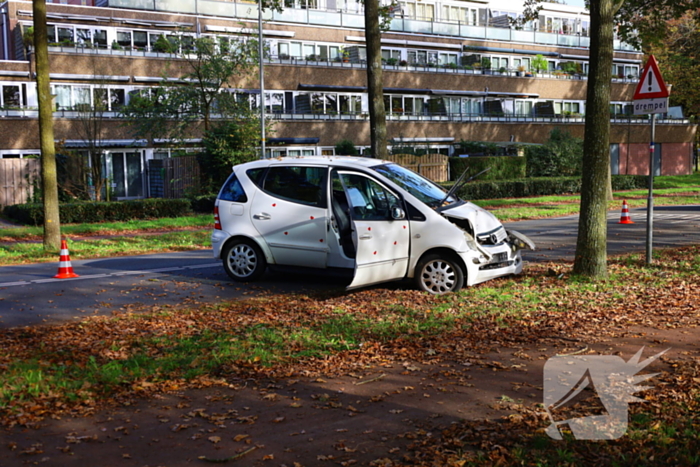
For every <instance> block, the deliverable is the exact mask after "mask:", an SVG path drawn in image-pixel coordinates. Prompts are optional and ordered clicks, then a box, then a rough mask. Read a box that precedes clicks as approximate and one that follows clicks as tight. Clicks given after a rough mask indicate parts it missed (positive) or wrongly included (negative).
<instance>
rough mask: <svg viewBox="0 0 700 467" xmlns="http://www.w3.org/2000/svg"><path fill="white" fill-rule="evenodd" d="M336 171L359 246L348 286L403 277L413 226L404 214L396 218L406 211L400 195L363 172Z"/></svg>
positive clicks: (360, 285)
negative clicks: (351, 278)
mask: <svg viewBox="0 0 700 467" xmlns="http://www.w3.org/2000/svg"><path fill="white" fill-rule="evenodd" d="M337 174H338V176H339V178H340V180H341V182H342V185H343V189H344V191H345V195H346V196H347V201H348V205H349V206H350V209H349V210H350V217H351V219H352V223H353V230H354V232H353V236H354V241H355V245H356V248H357V254H356V258H355V275H354V277H353V281H352V283H351V284H350V285H349V286H348V288H354V287H362V286H365V285H370V284H375V283H378V282H386V281H390V280H395V279H402V278H403V277H405V275H406V272H407V269H408V258H409V251H410V228H409V222H408V220H406V219H405V216H404V218H403V219H395V218H394V217H395V213H397V212H404V208H403V202H402V200H401V198H400V197H399V196H398V195H397V194H396V193H394V192H393V191H392V190H390V189H389V188H387V187H386V186H385V185H383V184H381V183H379V182H378V181H377V180H375V179H373V178H370V177H368V176H366V175H364V174H361V173H358V172H351V171H339V172H337ZM334 175H335V174H334ZM397 209H398V210H399V211H396V210H397Z"/></svg>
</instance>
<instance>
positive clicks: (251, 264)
mask: <svg viewBox="0 0 700 467" xmlns="http://www.w3.org/2000/svg"><path fill="white" fill-rule="evenodd" d="M221 258H222V259H223V262H224V269H225V270H226V274H228V275H229V277H230V278H231V279H233V280H234V281H238V282H252V281H255V280H258V279H260V277H261V276H262V275H263V273H264V272H265V269H266V268H267V262H266V261H265V256H264V255H263V252H262V251H261V250H260V247H258V245H256V244H255V242H253V241H252V240H248V239H239V240H234V241H232V242H230V243H229V244H227V245H226V246H225V247H224V251H223V254H222V255H221Z"/></svg>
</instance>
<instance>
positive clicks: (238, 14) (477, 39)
mask: <svg viewBox="0 0 700 467" xmlns="http://www.w3.org/2000/svg"><path fill="white" fill-rule="evenodd" d="M399 3H400V8H394V9H393V18H392V21H391V23H390V26H389V30H388V31H386V32H384V33H383V35H382V42H381V43H382V56H383V58H384V96H385V104H386V110H387V119H388V121H387V134H388V138H389V144H390V146H392V147H402V148H404V147H406V146H411V147H412V148H414V149H415V150H417V151H425V152H440V153H444V154H448V155H459V152H460V151H459V149H458V146H457V143H459V142H460V141H462V140H466V141H486V142H495V143H498V144H504V145H505V144H509V143H541V142H543V141H545V140H546V139H547V138H548V136H549V133H550V132H551V131H552V129H554V128H564V129H566V130H567V131H569V132H570V133H572V134H574V135H575V136H579V137H583V129H584V115H585V112H586V103H585V98H586V83H587V77H586V75H587V71H588V62H589V45H590V38H589V28H590V22H589V18H588V15H587V12H586V11H585V10H583V9H580V8H575V7H571V6H567V5H560V4H553V3H552V4H547V3H546V4H544V8H543V9H542V11H541V12H540V14H539V18H538V19H537V20H536V21H533V22H531V23H529V24H527V25H526V26H525V27H524V28H522V29H516V28H513V27H512V26H511V24H510V21H509V19H510V18H517V17H518V16H519V15H520V14H521V9H522V7H521V6H520V5H519V2H516V1H506V0H469V1H455V0H406V1H400V2H399ZM284 4H285V7H284V10H283V11H282V12H274V11H264V12H263V20H264V24H263V27H262V35H263V36H264V40H265V42H266V45H267V47H268V50H269V51H270V53H269V56H267V57H266V59H265V60H264V63H263V65H264V72H265V90H264V97H263V99H262V101H263V102H264V105H265V112H266V117H267V118H268V119H270V120H271V122H272V127H273V132H272V133H271V134H270V135H269V136H270V137H269V138H268V139H267V143H266V153H267V154H266V155H267V156H273V157H276V156H283V155H290V156H291V155H305V154H333V153H334V147H335V144H336V143H337V142H339V141H340V140H343V139H347V140H350V141H352V142H353V143H354V144H355V145H356V146H357V147H358V148H360V149H362V148H366V147H368V146H369V144H370V136H369V121H368V109H369V103H368V97H367V89H366V82H367V77H366V52H365V44H364V17H363V7H362V4H361V2H358V1H355V0H285V2H284ZM47 10H48V26H49V41H50V47H49V54H50V62H51V74H50V77H51V83H52V84H51V86H52V94H53V95H54V96H55V112H54V117H55V136H56V139H57V140H59V141H61V142H62V144H63V145H64V147H67V148H75V149H77V150H79V149H80V148H84V147H85V146H86V142H85V141H82V140H80V138H78V137H76V135H77V132H76V131H75V129H76V125H78V124H79V121H80V119H81V109H85V108H89V107H90V106H92V104H93V102H95V100H97V99H100V100H101V101H102V102H108V105H109V107H108V111H107V112H104V113H103V115H101V117H103V118H104V123H103V130H102V132H103V134H102V138H101V142H100V144H101V145H102V146H103V147H104V149H105V167H106V168H107V171H108V177H109V178H110V179H111V180H112V183H113V185H114V190H115V193H116V194H117V195H118V196H119V197H121V198H133V197H144V196H149V187H148V183H147V178H146V177H145V176H144V174H145V173H146V171H147V169H148V166H149V163H150V161H151V160H158V159H163V158H167V157H170V156H171V154H172V151H173V149H172V148H170V145H169V144H167V143H168V142H167V141H147V140H136V139H134V138H133V136H132V134H131V132H130V131H129V128H127V127H126V126H124V121H123V119H121V118H120V114H119V110H120V108H121V107H122V106H124V105H125V104H126V103H128V102H129V99H130V98H131V96H133V95H135V94H137V93H139V92H140V91H142V90H143V89H145V88H148V87H150V86H153V85H155V84H157V83H158V82H159V81H161V80H162V79H163V76H162V75H163V72H164V70H165V69H166V64H167V63H169V62H171V61H172V60H173V59H175V58H176V56H175V55H172V54H170V53H167V52H163V51H159V49H158V47H157V46H156V41H157V40H158V38H159V37H161V36H165V37H166V38H177V39H178V40H177V43H178V44H181V47H186V46H187V44H188V43H191V41H192V40H193V39H194V38H196V37H202V36H211V37H215V38H216V40H217V41H222V40H224V41H225V40H240V39H241V38H245V37H249V36H256V37H257V35H258V32H259V31H258V26H257V19H258V8H257V4H256V3H254V2H252V3H251V2H245V1H238V2H232V1H217V0H157V1H156V0H153V1H150V0H60V3H58V2H57V3H49V4H48V5H47ZM30 26H32V4H31V2H29V1H16V0H8V1H6V2H4V3H0V158H12V157H15V158H16V157H19V158H22V157H27V156H31V155H35V154H37V153H38V150H39V147H38V146H39V143H38V141H39V138H38V122H37V95H36V86H35V81H34V56H33V54H32V53H31V49H30V48H29V47H27V44H26V41H25V39H24V36H25V32H26V30H27V28H29V27H30ZM643 59H644V57H643V55H642V53H641V52H640V51H639V50H634V49H633V48H632V47H630V46H629V45H628V44H625V43H624V42H622V41H620V40H615V58H614V65H613V83H612V101H611V103H610V118H611V123H612V134H611V155H612V157H611V164H612V165H611V169H612V172H613V173H621V174H625V173H627V174H642V173H647V167H648V147H649V140H650V125H649V120H648V119H647V118H640V117H635V116H633V115H631V114H632V110H631V105H632V95H633V93H634V89H635V87H636V84H637V78H638V74H639V72H640V70H641V68H642V66H643ZM172 77H173V78H175V76H172ZM240 91H241V92H246V93H249V95H250V100H251V105H253V106H256V107H257V106H258V105H259V104H260V102H261V95H260V94H261V93H260V86H259V81H257V80H256V79H252V80H251V81H250V83H248V84H247V85H246V89H244V90H240ZM695 132H696V126H695V125H694V124H691V123H690V122H689V121H688V120H686V119H684V118H682V116H681V115H678V114H674V116H673V117H672V116H671V115H664V116H662V117H661V118H659V119H658V120H657V127H656V141H657V145H656V151H657V162H656V167H655V170H656V172H657V173H664V174H679V173H689V172H690V171H691V170H692V159H693V150H694V146H693V142H694V139H695ZM197 143H198V141H197V139H196V138H195V139H194V140H192V141H191V142H190V145H191V148H190V149H196V147H197Z"/></svg>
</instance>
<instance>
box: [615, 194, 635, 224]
mask: <svg viewBox="0 0 700 467" xmlns="http://www.w3.org/2000/svg"><path fill="white" fill-rule="evenodd" d="M618 224H634V222H633V221H632V219H631V218H630V210H629V207H627V200H625V201H623V202H622V214H620V222H618Z"/></svg>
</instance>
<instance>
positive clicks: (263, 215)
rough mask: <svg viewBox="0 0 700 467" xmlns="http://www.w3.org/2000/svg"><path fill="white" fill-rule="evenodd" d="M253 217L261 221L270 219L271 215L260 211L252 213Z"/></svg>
mask: <svg viewBox="0 0 700 467" xmlns="http://www.w3.org/2000/svg"><path fill="white" fill-rule="evenodd" d="M253 219H259V220H261V221H267V220H270V219H272V216H271V215H269V214H268V213H266V212H261V213H260V214H253Z"/></svg>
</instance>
